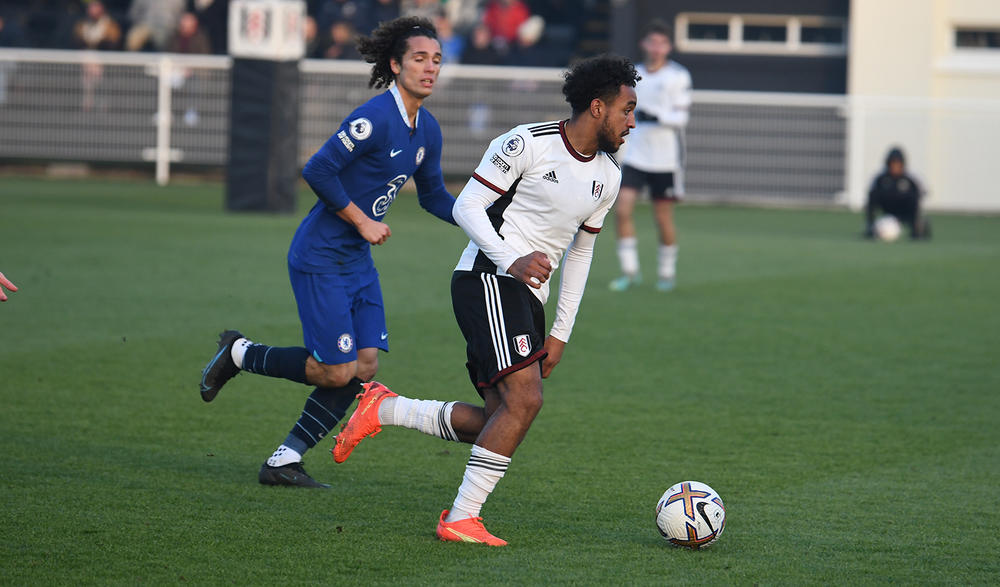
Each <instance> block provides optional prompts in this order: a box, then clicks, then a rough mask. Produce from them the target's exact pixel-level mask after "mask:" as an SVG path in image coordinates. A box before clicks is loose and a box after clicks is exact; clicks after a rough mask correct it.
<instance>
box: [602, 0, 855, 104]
mask: <svg viewBox="0 0 1000 587" xmlns="http://www.w3.org/2000/svg"><path fill="white" fill-rule="evenodd" d="M849 4H850V3H849V0H758V1H756V2H746V1H745V0H629V1H628V2H626V3H624V5H622V6H620V7H619V8H617V9H615V11H614V13H613V23H612V46H613V48H614V51H615V52H617V53H621V54H622V55H627V56H628V57H630V58H631V59H633V60H635V61H638V60H640V59H641V58H642V55H641V52H640V51H639V47H638V41H639V32H640V31H641V30H642V27H643V25H644V24H645V23H647V22H649V21H650V20H652V19H654V18H660V19H662V20H665V21H666V22H668V23H670V24H671V25H673V22H674V19H675V18H676V17H677V14H678V13H681V12H720V13H728V14H792V15H803V16H837V17H845V18H846V17H849V10H848V9H849ZM672 59H674V60H675V61H677V62H678V63H680V64H681V65H683V66H685V67H687V68H688V69H689V70H690V71H691V77H692V79H693V80H694V87H695V89H700V90H742V91H768V92H808V93H821V94H844V93H846V92H847V57H785V56H774V57H772V56H763V55H740V54H735V55H732V54H729V55H712V54H705V53H681V52H675V53H674V54H673V56H672Z"/></svg>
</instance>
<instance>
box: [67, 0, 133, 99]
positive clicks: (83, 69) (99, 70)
mask: <svg viewBox="0 0 1000 587" xmlns="http://www.w3.org/2000/svg"><path fill="white" fill-rule="evenodd" d="M121 40H122V29H121V27H120V26H118V23H117V22H116V21H115V20H114V19H113V18H111V17H110V16H109V15H108V13H107V11H106V10H105V9H104V3H103V2H101V1H100V0H91V2H89V3H88V4H87V10H86V12H85V13H84V17H83V18H81V19H80V20H79V21H77V23H76V25H75V26H74V27H73V46H74V47H76V48H77V49H89V50H96V51H115V50H117V49H118V47H119V45H120V43H121ZM80 75H81V77H80V85H81V87H82V90H83V93H82V99H81V102H80V107H81V108H82V109H83V111H84V112H91V111H93V110H94V109H100V110H104V109H105V108H106V107H107V105H106V103H105V100H104V99H103V98H104V97H103V95H102V94H101V91H100V89H101V88H100V86H101V82H102V81H103V80H104V66H103V65H101V64H100V63H97V62H94V61H86V62H84V63H82V64H81V66H80Z"/></svg>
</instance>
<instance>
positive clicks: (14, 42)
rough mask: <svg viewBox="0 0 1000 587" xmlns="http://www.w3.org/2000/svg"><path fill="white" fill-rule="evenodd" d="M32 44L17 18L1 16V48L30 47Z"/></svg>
mask: <svg viewBox="0 0 1000 587" xmlns="http://www.w3.org/2000/svg"><path fill="white" fill-rule="evenodd" d="M30 45H31V43H30V42H29V41H28V36H27V35H26V34H24V29H23V28H22V27H21V23H19V22H18V21H17V18H11V17H8V16H6V15H0V47H29V46H30Z"/></svg>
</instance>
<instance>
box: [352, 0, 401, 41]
mask: <svg viewBox="0 0 1000 587" xmlns="http://www.w3.org/2000/svg"><path fill="white" fill-rule="evenodd" d="M399 14H400V13H399V0H368V2H367V3H366V5H365V9H364V10H363V11H362V12H361V14H360V15H359V16H358V17H357V18H356V19H354V28H355V30H356V31H357V32H358V34H361V35H367V34H370V33H371V32H372V31H373V30H375V29H377V28H378V25H379V24H381V23H383V22H389V21H391V20H395V19H397V18H399Z"/></svg>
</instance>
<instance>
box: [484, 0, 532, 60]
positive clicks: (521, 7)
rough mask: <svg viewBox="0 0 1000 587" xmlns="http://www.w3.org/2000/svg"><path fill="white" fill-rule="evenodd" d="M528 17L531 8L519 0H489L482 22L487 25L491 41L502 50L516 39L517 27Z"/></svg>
mask: <svg viewBox="0 0 1000 587" xmlns="http://www.w3.org/2000/svg"><path fill="white" fill-rule="evenodd" d="M529 17H531V10H530V9H529V8H528V5H527V4H525V3H524V2H522V1H521V0H490V1H489V3H488V4H487V5H486V11H485V12H484V13H483V24H485V25H486V26H487V27H489V29H490V33H491V34H492V35H493V43H494V44H495V45H497V46H498V47H499V48H500V49H501V50H503V49H504V48H506V47H509V46H510V45H512V44H513V43H514V42H515V41H517V29H518V27H520V26H521V24H522V23H523V22H524V21H526V20H528V18H529Z"/></svg>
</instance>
